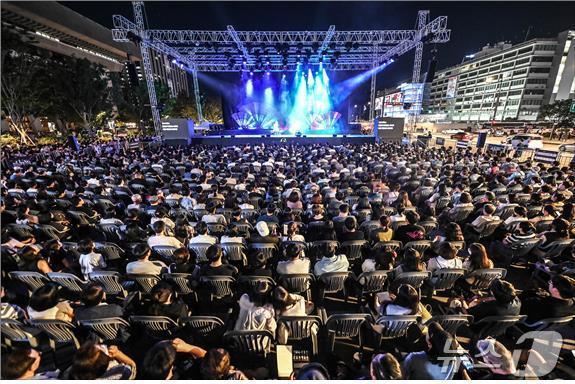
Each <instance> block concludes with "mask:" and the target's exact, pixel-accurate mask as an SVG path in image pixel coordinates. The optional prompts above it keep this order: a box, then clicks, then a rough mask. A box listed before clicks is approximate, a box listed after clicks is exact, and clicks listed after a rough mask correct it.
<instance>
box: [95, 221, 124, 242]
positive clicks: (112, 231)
mask: <svg viewBox="0 0 575 384" xmlns="http://www.w3.org/2000/svg"><path fill="white" fill-rule="evenodd" d="M99 226H100V229H101V230H102V231H103V232H104V233H105V234H106V239H109V238H108V236H111V238H112V239H118V238H120V228H119V227H118V226H117V225H116V224H99Z"/></svg>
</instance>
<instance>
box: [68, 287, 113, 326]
mask: <svg viewBox="0 0 575 384" xmlns="http://www.w3.org/2000/svg"><path fill="white" fill-rule="evenodd" d="M82 303H83V304H84V305H83V306H80V307H76V310H75V311H74V313H75V318H76V320H93V319H107V318H110V317H122V316H123V315H124V310H123V309H122V307H120V306H119V305H116V304H108V303H106V292H104V287H102V285H101V284H100V283H96V282H92V283H90V284H88V285H87V286H86V287H85V288H84V290H83V292H82Z"/></svg>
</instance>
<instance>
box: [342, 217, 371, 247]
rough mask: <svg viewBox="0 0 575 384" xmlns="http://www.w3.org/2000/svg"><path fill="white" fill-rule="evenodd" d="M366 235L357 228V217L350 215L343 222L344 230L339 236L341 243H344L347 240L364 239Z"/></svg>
mask: <svg viewBox="0 0 575 384" xmlns="http://www.w3.org/2000/svg"><path fill="white" fill-rule="evenodd" d="M364 236H365V235H364V233H363V232H362V231H359V230H358V229H357V221H356V219H355V217H348V218H346V219H345V221H344V222H343V231H342V233H341V234H340V235H339V236H338V239H339V242H340V243H344V242H346V241H353V240H363V239H364Z"/></svg>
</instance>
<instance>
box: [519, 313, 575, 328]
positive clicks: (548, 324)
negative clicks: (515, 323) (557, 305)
mask: <svg viewBox="0 0 575 384" xmlns="http://www.w3.org/2000/svg"><path fill="white" fill-rule="evenodd" d="M574 319H575V316H564V317H550V318H547V319H541V320H539V321H536V322H534V323H531V324H529V323H527V322H526V320H527V319H523V320H522V321H521V324H522V325H524V326H526V327H527V328H529V329H530V330H531V331H553V330H556V329H558V328H561V327H565V326H568V325H569V324H570V323H571V322H572V321H573V320H574Z"/></svg>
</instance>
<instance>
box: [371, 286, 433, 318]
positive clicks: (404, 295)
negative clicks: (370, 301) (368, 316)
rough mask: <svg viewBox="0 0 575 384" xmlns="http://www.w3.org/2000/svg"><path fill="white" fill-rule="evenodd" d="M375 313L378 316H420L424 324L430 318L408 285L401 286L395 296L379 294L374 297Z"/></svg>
mask: <svg viewBox="0 0 575 384" xmlns="http://www.w3.org/2000/svg"><path fill="white" fill-rule="evenodd" d="M374 309H375V312H376V313H377V314H378V315H379V316H394V315H420V316H421V317H422V321H423V322H425V321H427V320H428V319H430V318H431V314H430V313H429V311H428V310H427V309H426V308H425V307H424V306H423V304H422V303H421V300H420V297H419V292H418V291H417V289H415V288H413V287H412V286H411V285H409V284H402V285H400V286H399V288H398V289H397V293H396V294H395V295H393V294H389V293H388V292H381V293H378V294H377V295H375V304H374Z"/></svg>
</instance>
